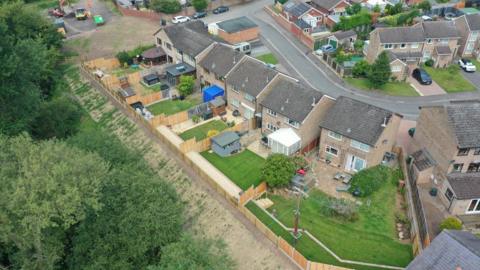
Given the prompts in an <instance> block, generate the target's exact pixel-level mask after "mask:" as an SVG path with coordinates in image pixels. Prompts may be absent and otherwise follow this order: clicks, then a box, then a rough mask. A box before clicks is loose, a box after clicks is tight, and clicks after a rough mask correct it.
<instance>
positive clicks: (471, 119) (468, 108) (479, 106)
mask: <svg viewBox="0 0 480 270" xmlns="http://www.w3.org/2000/svg"><path fill="white" fill-rule="evenodd" d="M446 112H447V116H448V119H447V120H448V122H449V124H450V126H451V128H452V130H453V132H454V134H455V136H456V138H457V144H458V146H459V147H460V148H470V147H480V102H479V101H467V102H452V103H450V105H448V106H446Z"/></svg>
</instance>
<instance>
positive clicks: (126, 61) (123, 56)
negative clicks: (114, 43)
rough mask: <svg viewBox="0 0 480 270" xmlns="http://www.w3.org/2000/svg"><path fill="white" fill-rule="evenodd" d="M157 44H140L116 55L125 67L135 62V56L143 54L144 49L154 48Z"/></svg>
mask: <svg viewBox="0 0 480 270" xmlns="http://www.w3.org/2000/svg"><path fill="white" fill-rule="evenodd" d="M154 46H155V45H153V44H152V45H140V46H138V47H136V48H135V49H133V50H130V51H121V52H119V53H117V55H116V56H115V57H117V59H118V61H119V62H120V64H121V65H122V66H124V67H126V66H127V65H131V64H133V58H134V57H136V56H137V55H141V54H142V53H143V52H144V51H146V50H148V49H150V48H153V47H154Z"/></svg>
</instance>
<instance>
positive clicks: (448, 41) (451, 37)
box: [422, 21, 460, 67]
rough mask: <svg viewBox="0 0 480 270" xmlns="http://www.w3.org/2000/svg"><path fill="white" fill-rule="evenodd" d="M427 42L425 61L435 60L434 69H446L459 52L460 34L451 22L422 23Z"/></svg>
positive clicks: (424, 53) (424, 47)
mask: <svg viewBox="0 0 480 270" xmlns="http://www.w3.org/2000/svg"><path fill="white" fill-rule="evenodd" d="M422 28H423V33H424V35H425V42H424V46H423V51H422V53H423V59H422V61H427V60H428V59H433V61H434V67H446V66H447V65H449V64H451V63H452V62H453V59H454V58H455V55H457V51H458V40H459V39H460V34H459V33H458V31H457V28H456V27H455V24H454V23H453V22H451V21H433V22H422Z"/></svg>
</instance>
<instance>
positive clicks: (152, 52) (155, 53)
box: [142, 47, 165, 59]
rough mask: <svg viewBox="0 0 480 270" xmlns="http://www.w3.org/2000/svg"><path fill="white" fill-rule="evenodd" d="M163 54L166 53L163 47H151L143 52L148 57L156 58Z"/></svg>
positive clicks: (143, 55)
mask: <svg viewBox="0 0 480 270" xmlns="http://www.w3.org/2000/svg"><path fill="white" fill-rule="evenodd" d="M163 55H165V51H163V49H162V47H154V48H150V49H148V50H146V51H144V52H143V53H142V57H143V58H147V59H155V58H158V57H160V56H163Z"/></svg>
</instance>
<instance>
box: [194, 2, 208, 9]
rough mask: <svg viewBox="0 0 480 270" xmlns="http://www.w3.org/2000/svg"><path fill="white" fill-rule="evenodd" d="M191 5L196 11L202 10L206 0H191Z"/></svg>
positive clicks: (204, 7)
mask: <svg viewBox="0 0 480 270" xmlns="http://www.w3.org/2000/svg"><path fill="white" fill-rule="evenodd" d="M192 6H193V7H194V8H195V10H196V11H203V10H205V9H206V8H207V6H208V0H192Z"/></svg>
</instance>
